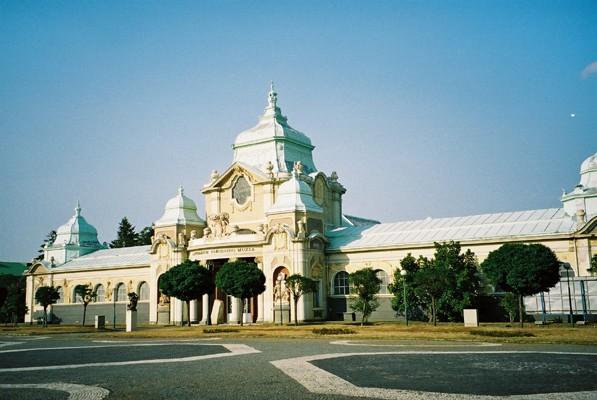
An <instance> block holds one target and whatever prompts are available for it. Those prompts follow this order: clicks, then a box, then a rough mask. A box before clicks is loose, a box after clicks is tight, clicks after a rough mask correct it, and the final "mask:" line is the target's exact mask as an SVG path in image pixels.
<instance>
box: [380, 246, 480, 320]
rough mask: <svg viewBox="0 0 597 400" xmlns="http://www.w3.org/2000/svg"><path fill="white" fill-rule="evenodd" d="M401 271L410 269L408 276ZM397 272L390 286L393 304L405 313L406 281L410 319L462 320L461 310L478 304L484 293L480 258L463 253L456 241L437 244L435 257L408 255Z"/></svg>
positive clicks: (468, 251) (469, 252)
mask: <svg viewBox="0 0 597 400" xmlns="http://www.w3.org/2000/svg"><path fill="white" fill-rule="evenodd" d="M400 270H405V271H407V275H406V276H402V275H401V274H400ZM400 270H396V271H395V272H394V283H393V284H391V285H390V286H389V289H390V291H391V292H392V293H393V294H394V298H393V299H392V307H393V308H394V310H396V311H397V312H399V313H401V314H403V313H404V293H403V288H404V285H405V284H406V292H407V306H408V307H407V308H408V313H409V315H408V316H409V319H415V320H421V319H424V318H425V315H426V316H427V319H428V320H429V321H431V322H433V323H434V324H436V323H437V321H438V320H445V321H459V320H462V310H463V309H465V308H469V307H473V306H476V304H477V303H478V301H479V298H480V296H481V294H482V292H483V284H482V279H481V277H480V274H479V270H478V263H477V258H476V256H475V254H474V253H473V252H471V251H470V250H467V251H466V252H464V253H461V247H460V244H459V243H457V242H447V243H435V254H434V258H432V259H428V258H426V257H419V259H418V260H417V259H415V258H414V257H413V256H412V255H411V254H408V255H407V256H406V257H405V258H404V259H402V261H401V262H400Z"/></svg>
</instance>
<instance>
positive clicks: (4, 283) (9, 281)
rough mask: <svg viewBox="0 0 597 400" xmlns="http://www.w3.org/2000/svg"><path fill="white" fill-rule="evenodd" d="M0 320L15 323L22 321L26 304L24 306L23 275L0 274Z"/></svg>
mask: <svg viewBox="0 0 597 400" xmlns="http://www.w3.org/2000/svg"><path fill="white" fill-rule="evenodd" d="M2 293H3V294H4V299H0V322H3V323H9V322H12V323H13V324H16V323H17V322H18V321H22V320H23V317H24V316H25V313H26V312H27V306H25V277H24V276H13V275H0V297H2Z"/></svg>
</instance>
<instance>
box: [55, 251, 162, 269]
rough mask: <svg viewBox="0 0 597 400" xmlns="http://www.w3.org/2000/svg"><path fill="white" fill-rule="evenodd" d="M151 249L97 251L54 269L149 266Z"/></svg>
mask: <svg viewBox="0 0 597 400" xmlns="http://www.w3.org/2000/svg"><path fill="white" fill-rule="evenodd" d="M150 249H151V246H134V247H122V248H117V249H105V250H97V251H94V252H93V253H90V254H86V255H84V256H81V257H78V258H75V259H73V260H71V261H69V262H67V263H64V264H62V265H59V266H57V267H55V268H53V269H54V270H62V269H64V270H66V269H88V268H93V269H95V268H102V267H116V266H118V267H133V266H139V265H149V264H150V262H151V254H149V250H150Z"/></svg>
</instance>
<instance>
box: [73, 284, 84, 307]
mask: <svg viewBox="0 0 597 400" xmlns="http://www.w3.org/2000/svg"><path fill="white" fill-rule="evenodd" d="M79 286H80V285H77V286H75V288H74V289H73V299H74V301H73V303H82V302H83V298H82V297H81V295H80V294H78V293H77V291H76V290H77V288H78V287H79Z"/></svg>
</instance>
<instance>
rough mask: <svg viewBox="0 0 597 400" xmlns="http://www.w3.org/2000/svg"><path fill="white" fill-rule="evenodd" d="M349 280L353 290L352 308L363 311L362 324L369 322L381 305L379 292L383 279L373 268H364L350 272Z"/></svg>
mask: <svg viewBox="0 0 597 400" xmlns="http://www.w3.org/2000/svg"><path fill="white" fill-rule="evenodd" d="M349 281H350V285H351V287H352V292H353V293H352V301H351V304H350V308H352V309H353V310H354V311H358V312H361V313H362V315H363V317H362V319H361V326H362V325H363V324H364V323H366V322H367V319H368V318H369V316H370V315H371V313H372V312H373V311H375V310H376V309H377V307H379V301H377V294H378V293H379V288H380V285H381V279H379V278H378V277H377V275H376V273H375V271H374V270H373V269H372V268H364V269H360V270H358V271H356V272H353V273H352V274H350V275H349Z"/></svg>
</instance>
